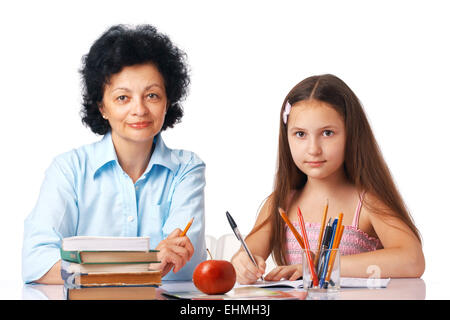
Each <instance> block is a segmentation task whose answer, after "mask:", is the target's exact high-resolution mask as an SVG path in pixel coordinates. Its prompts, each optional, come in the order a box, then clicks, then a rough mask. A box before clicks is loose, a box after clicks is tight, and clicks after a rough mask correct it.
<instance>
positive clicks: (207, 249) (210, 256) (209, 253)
mask: <svg viewBox="0 0 450 320" xmlns="http://www.w3.org/2000/svg"><path fill="white" fill-rule="evenodd" d="M206 251H208V254H209V257H210V258H211V260H214V259H213V257H212V255H211V252H209V249H208V248H206Z"/></svg>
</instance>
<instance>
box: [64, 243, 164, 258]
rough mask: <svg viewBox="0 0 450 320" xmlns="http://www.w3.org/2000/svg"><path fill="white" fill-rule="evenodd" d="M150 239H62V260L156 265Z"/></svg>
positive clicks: (155, 252) (155, 256) (155, 255)
mask: <svg viewBox="0 0 450 320" xmlns="http://www.w3.org/2000/svg"><path fill="white" fill-rule="evenodd" d="M157 253H158V251H157V250H151V249H150V238H149V237H104V236H75V237H69V238H64V239H62V243H61V259H63V260H66V261H70V262H74V263H79V264H94V263H95V264H99V263H105V264H106V263H113V264H119V263H156V262H159V261H158V257H157Z"/></svg>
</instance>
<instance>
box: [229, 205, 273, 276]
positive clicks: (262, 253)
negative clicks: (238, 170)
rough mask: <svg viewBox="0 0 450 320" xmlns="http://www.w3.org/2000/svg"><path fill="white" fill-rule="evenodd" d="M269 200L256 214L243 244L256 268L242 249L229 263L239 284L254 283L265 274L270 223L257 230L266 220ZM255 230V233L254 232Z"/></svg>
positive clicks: (268, 250)
mask: <svg viewBox="0 0 450 320" xmlns="http://www.w3.org/2000/svg"><path fill="white" fill-rule="evenodd" d="M270 199H271V198H270V197H269V198H268V200H267V201H266V202H265V203H264V205H263V207H262V208H261V210H260V212H259V214H258V217H257V218H256V222H255V225H254V227H253V229H252V231H251V232H250V234H249V235H248V236H247V237H246V238H245V242H246V244H247V246H248V248H249V250H250V252H251V253H252V254H253V257H254V258H255V260H256V262H257V264H258V267H256V266H255V265H254V264H253V262H252V261H251V260H250V258H249V257H248V255H247V253H246V252H245V250H244V249H243V248H242V247H241V248H240V249H239V250H238V252H236V253H235V254H234V255H233V257H232V258H231V263H232V264H233V266H234V268H235V270H236V275H237V281H238V282H239V283H241V284H250V283H254V282H255V281H256V280H257V279H258V278H260V277H261V276H262V275H263V274H264V272H265V268H266V263H265V261H266V259H267V258H268V257H269V254H270V239H271V223H270V222H269V221H268V222H267V223H266V224H265V225H263V226H262V227H261V228H259V226H260V225H261V224H262V223H264V221H266V219H267V218H268V217H269V215H270V212H269V201H270ZM256 229H257V231H254V230H256Z"/></svg>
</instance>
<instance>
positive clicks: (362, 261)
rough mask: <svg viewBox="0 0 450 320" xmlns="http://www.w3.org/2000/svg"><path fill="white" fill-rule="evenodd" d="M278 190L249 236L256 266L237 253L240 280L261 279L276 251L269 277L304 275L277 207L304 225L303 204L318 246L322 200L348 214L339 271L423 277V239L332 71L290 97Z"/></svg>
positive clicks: (356, 107) (283, 116) (355, 104)
mask: <svg viewBox="0 0 450 320" xmlns="http://www.w3.org/2000/svg"><path fill="white" fill-rule="evenodd" d="M278 148H279V149H278V163H277V166H278V168H277V172H276V176H275V182H274V190H273V192H272V194H271V195H270V196H269V197H268V198H267V199H266V201H265V203H264V205H263V206H262V208H261V210H260V212H259V215H258V218H257V220H256V223H255V226H254V228H253V230H252V231H251V232H250V234H249V235H248V236H247V238H246V242H247V244H248V247H249V249H250V250H251V252H252V253H253V255H254V257H255V260H256V261H257V264H258V266H255V265H254V264H253V263H252V262H251V260H250V259H249V257H248V255H247V254H246V252H245V251H243V249H242V248H241V249H240V250H239V251H238V252H237V253H236V254H235V255H234V256H233V258H232V263H233V265H234V267H235V269H236V272H237V279H238V282H239V283H241V284H249V283H253V282H255V281H256V280H257V279H258V278H259V277H260V276H262V275H263V274H264V273H265V260H266V259H267V258H268V256H269V255H270V254H272V256H273V258H274V260H275V262H276V263H277V265H278V267H276V268H275V269H274V270H272V271H271V272H269V273H268V274H267V275H266V276H265V279H266V280H280V279H289V280H294V279H297V278H299V277H300V276H302V261H301V260H302V254H301V252H302V251H301V248H300V246H299V244H298V243H297V242H296V240H295V237H294V235H293V234H292V232H291V231H290V229H289V228H288V227H287V225H286V224H285V223H284V221H283V220H282V218H281V216H280V214H279V210H278V209H279V208H283V209H284V210H286V213H287V215H288V218H289V219H290V221H291V222H292V223H293V224H294V226H295V227H296V228H297V229H298V230H299V225H298V223H297V207H300V208H301V211H302V213H303V216H304V219H305V221H306V231H307V235H308V239H309V242H310V246H311V247H316V246H317V243H318V237H319V229H320V225H321V224H320V222H321V220H322V215H323V212H324V207H325V205H326V203H327V202H328V205H329V206H328V216H327V220H328V219H329V218H331V217H333V218H334V217H337V216H338V214H339V213H340V212H342V213H344V218H343V225H344V226H345V227H344V233H343V236H342V240H341V244H340V251H341V255H342V256H341V276H343V277H368V276H370V275H371V274H372V272H373V271H374V270H376V272H377V273H378V276H380V277H420V276H421V275H422V274H423V272H424V268H425V260H424V255H423V252H422V244H421V238H420V234H419V231H418V230H417V228H416V226H415V225H414V222H413V220H412V218H411V216H410V215H409V213H408V210H407V208H406V206H405V203H404V202H403V200H402V198H401V196H400V193H399V191H398V190H397V188H396V186H395V184H394V181H393V178H392V176H391V174H390V172H389V169H388V167H387V165H386V163H385V162H384V159H383V157H382V155H381V152H380V150H379V148H378V145H377V142H376V140H375V138H374V135H373V133H372V130H371V128H370V125H369V122H368V120H367V118H366V115H365V113H364V110H363V108H362V106H361V103H360V102H359V100H358V98H357V97H356V95H355V94H354V93H353V91H352V90H351V89H350V88H349V87H348V86H347V85H346V84H345V83H344V82H343V81H342V80H341V79H339V78H337V77H336V76H333V75H329V74H327V75H320V76H312V77H309V78H307V79H305V80H303V81H301V82H300V83H298V84H297V85H296V86H295V87H294V88H293V89H292V90H291V91H290V92H289V93H288V95H287V96H286V98H285V100H284V102H283V105H282V109H281V112H280V132H279V146H278Z"/></svg>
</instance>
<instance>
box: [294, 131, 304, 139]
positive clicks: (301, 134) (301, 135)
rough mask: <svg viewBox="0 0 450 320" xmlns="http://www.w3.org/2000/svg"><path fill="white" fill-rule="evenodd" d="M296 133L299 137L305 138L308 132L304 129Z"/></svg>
mask: <svg viewBox="0 0 450 320" xmlns="http://www.w3.org/2000/svg"><path fill="white" fill-rule="evenodd" d="M295 135H296V136H297V137H298V138H304V137H305V135H306V133H304V132H303V131H297V132H296V133H295Z"/></svg>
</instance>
